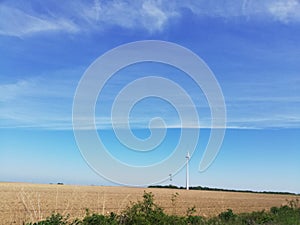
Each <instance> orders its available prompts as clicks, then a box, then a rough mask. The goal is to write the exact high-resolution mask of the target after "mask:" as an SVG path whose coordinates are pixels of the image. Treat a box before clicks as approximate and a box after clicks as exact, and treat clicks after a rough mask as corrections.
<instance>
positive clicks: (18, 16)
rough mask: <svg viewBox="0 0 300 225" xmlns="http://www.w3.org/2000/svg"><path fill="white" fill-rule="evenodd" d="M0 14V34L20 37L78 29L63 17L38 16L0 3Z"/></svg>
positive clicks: (75, 30)
mask: <svg viewBox="0 0 300 225" xmlns="http://www.w3.org/2000/svg"><path fill="white" fill-rule="evenodd" d="M0 16H1V20H0V35H8V36H18V37H22V36H24V35H33V34H36V33H41V32H50V31H65V32H72V33H73V32H77V31H78V27H77V26H76V25H75V24H74V23H72V22H71V21H70V20H67V19H65V18H49V17H46V18H43V17H42V16H40V17H38V16H36V15H31V14H28V13H26V12H24V11H22V10H21V9H18V8H12V7H9V6H5V5H3V4H2V5H1V4H0Z"/></svg>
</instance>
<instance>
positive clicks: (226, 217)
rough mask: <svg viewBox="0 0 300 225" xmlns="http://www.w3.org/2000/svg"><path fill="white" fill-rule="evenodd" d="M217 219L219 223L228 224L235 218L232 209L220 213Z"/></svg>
mask: <svg viewBox="0 0 300 225" xmlns="http://www.w3.org/2000/svg"><path fill="white" fill-rule="evenodd" d="M219 218H220V220H221V221H224V222H229V221H231V222H232V221H234V220H235V218H236V215H235V214H234V213H233V211H232V209H227V211H226V212H222V213H220V214H219Z"/></svg>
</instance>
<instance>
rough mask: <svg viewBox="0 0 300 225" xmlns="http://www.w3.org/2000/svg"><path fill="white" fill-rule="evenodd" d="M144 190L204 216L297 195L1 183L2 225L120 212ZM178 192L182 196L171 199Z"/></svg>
mask: <svg viewBox="0 0 300 225" xmlns="http://www.w3.org/2000/svg"><path fill="white" fill-rule="evenodd" d="M144 191H147V192H152V193H153V194H154V197H155V202H156V203H157V204H158V205H160V206H162V207H163V208H164V210H165V212H167V213H170V214H177V215H184V214H185V213H186V210H187V209H188V208H189V207H193V206H195V207H196V210H197V213H196V214H198V215H201V216H205V217H209V216H214V215H218V214H219V213H220V212H223V211H226V210H227V209H228V208H231V209H232V210H233V211H234V212H235V213H240V212H251V211H258V210H263V209H266V210H268V209H270V207H272V206H280V205H283V204H286V203H287V200H292V199H296V198H297V196H292V195H277V194H276V195H275V194H253V193H239V192H219V191H217V192H216V191H198V190H190V191H186V190H174V189H152V188H132V187H106V186H73V185H56V184H29V183H0V224H5V225H8V224H22V223H23V222H24V221H25V222H30V221H37V220H40V219H44V218H46V217H47V216H49V215H51V214H52V213H54V212H59V213H61V214H64V215H65V214H69V215H70V218H82V217H83V216H84V215H85V213H86V209H89V211H90V212H97V213H102V214H106V213H109V212H115V213H120V212H122V210H124V209H125V208H126V206H129V205H130V202H136V201H137V200H141V198H142V195H143V193H144ZM176 192H177V193H178V194H179V195H178V196H177V197H176V198H175V201H172V200H171V199H172V196H174V194H175V193H176Z"/></svg>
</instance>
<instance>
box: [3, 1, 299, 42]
mask: <svg viewBox="0 0 300 225" xmlns="http://www.w3.org/2000/svg"><path fill="white" fill-rule="evenodd" d="M26 4H31V5H29V7H27V8H26V7H23V8H22V7H21V6H20V4H16V5H12V3H11V2H10V3H9V4H8V3H7V2H6V1H4V2H2V3H0V15H1V21H0V35H9V36H17V37H23V36H28V35H34V34H38V33H42V32H65V33H73V34H75V33H78V32H87V31H88V32H89V31H100V32H101V31H104V30H105V29H106V28H107V27H111V26H118V27H122V28H124V29H143V30H146V31H148V32H150V33H154V32H161V31H163V30H164V29H165V27H166V26H168V25H169V24H170V22H171V21H174V19H175V20H176V19H180V17H182V16H183V13H184V11H186V10H189V11H190V12H191V13H193V14H195V15H197V16H198V17H200V18H202V17H212V18H224V19H226V20H228V19H239V20H245V21H247V20H263V21H265V20H269V21H279V22H282V23H290V22H292V23H298V22H300V3H299V1H297V0H280V1H278V0H271V1H259V0H244V1H237V0H235V1H217V2H215V1H214V2H211V1H203V0H200V1H172V2H170V1H163V0H161V1H157V0H143V1H137V0H136V1H121V0H114V1H97V0H95V1H94V2H86V1H81V0H77V1H71V2H60V3H59V4H56V5H55V6H53V7H52V8H51V7H46V6H44V5H39V7H44V8H41V9H36V10H28V8H30V9H33V8H38V7H34V5H35V4H37V2H34V1H32V2H31V3H26ZM22 5H24V4H22ZM45 12H47V13H45Z"/></svg>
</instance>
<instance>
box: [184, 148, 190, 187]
mask: <svg viewBox="0 0 300 225" xmlns="http://www.w3.org/2000/svg"><path fill="white" fill-rule="evenodd" d="M185 158H186V190H189V182H190V181H189V161H190V153H189V152H187V155H186V157H185Z"/></svg>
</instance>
